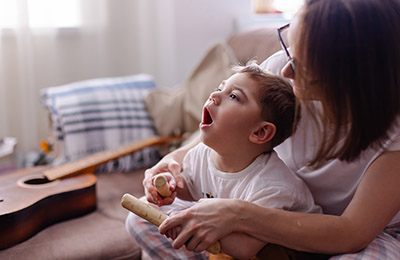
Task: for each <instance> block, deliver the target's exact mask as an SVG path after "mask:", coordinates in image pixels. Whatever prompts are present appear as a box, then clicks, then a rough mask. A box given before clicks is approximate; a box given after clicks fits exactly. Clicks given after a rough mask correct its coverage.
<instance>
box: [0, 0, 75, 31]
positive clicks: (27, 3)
mask: <svg viewBox="0 0 400 260" xmlns="http://www.w3.org/2000/svg"><path fill="white" fill-rule="evenodd" d="M80 25H81V3H80V0H0V28H2V29H4V28H9V29H10V28H11V29H12V28H17V27H19V26H28V27H31V28H62V27H78V26H80Z"/></svg>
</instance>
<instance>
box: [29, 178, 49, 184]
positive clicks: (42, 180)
mask: <svg viewBox="0 0 400 260" xmlns="http://www.w3.org/2000/svg"><path fill="white" fill-rule="evenodd" d="M49 182H50V181H49V180H48V179H47V178H46V177H43V178H35V179H30V180H26V181H24V183H25V184H30V185H38V184H46V183H49Z"/></svg>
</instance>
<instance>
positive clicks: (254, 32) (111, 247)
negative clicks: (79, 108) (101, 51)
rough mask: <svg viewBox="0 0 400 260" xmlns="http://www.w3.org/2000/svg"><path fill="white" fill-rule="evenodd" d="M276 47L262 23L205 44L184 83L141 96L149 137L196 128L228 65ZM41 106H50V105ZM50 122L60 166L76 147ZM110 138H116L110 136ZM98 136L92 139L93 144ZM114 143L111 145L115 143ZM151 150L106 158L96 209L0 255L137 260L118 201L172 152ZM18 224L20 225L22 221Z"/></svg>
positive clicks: (137, 191)
mask: <svg viewBox="0 0 400 260" xmlns="http://www.w3.org/2000/svg"><path fill="white" fill-rule="evenodd" d="M279 49H280V45H279V41H278V38H277V34H276V28H275V27H269V26H265V25H264V26H255V27H249V28H246V29H242V30H240V31H238V32H235V33H234V34H233V35H232V36H231V37H229V39H227V41H226V42H224V43H217V44H214V45H212V46H210V48H209V50H208V51H207V52H206V53H205V55H204V57H203V59H202V60H201V61H200V62H199V63H198V65H197V66H196V67H195V69H194V70H193V71H192V73H191V74H190V75H189V76H188V77H187V80H186V81H185V82H183V83H182V84H180V85H179V86H176V87H174V88H171V89H168V90H166V89H158V88H157V87H154V88H151V89H149V90H148V92H146V94H145V95H144V96H143V103H144V105H145V106H146V110H147V112H148V114H149V118H150V119H151V123H152V124H153V125H152V126H151V127H150V128H152V129H153V130H154V135H157V136H170V135H182V134H185V133H193V132H195V131H196V129H197V127H198V122H199V121H200V118H201V109H200V108H201V106H202V105H203V102H204V101H205V100H206V98H207V97H208V94H209V93H210V92H211V91H212V90H213V89H215V87H216V86H218V84H219V83H220V82H221V80H222V79H225V78H226V77H228V76H229V75H230V74H231V70H230V67H231V66H232V65H233V64H235V63H237V62H241V63H245V62H246V61H248V60H250V59H256V60H258V61H259V62H261V61H263V60H264V59H266V58H267V57H268V56H270V55H271V54H273V53H274V52H276V51H278V50H279ZM63 87H64V88H69V87H71V86H70V85H69V86H63ZM45 107H47V108H49V104H46V105H45ZM53 109H54V107H53ZM53 112H54V111H53ZM171 115H174V117H171ZM64 123H65V122H64ZM52 124H53V128H54V132H55V135H56V138H55V147H56V149H58V151H56V154H57V156H56V159H57V160H55V161H56V163H57V164H58V165H62V164H64V163H68V160H71V156H69V157H68V156H67V157H68V158H67V157H66V156H65V154H68V153H70V154H72V152H74V151H72V150H71V149H72V148H76V147H75V146H74V145H71V144H68V142H71V140H72V139H73V138H69V137H65V136H64V137H60V135H61V134H62V133H61V132H60V129H61V127H62V124H63V121H62V120H60V118H55V117H54V116H52ZM128 131H129V130H128ZM88 134H89V135H90V134H91V133H90V132H89V133H88ZM127 135H128V134H127V132H126V131H125V132H124V138H120V140H119V142H120V143H119V144H122V143H124V142H127V141H135V140H138V139H141V138H145V136H140V135H139V136H130V137H129V138H126V136H127ZM150 135H152V134H150ZM112 136H114V137H115V134H113V135H112ZM88 138H89V137H87V136H83V137H81V140H80V141H79V140H78V141H76V140H75V142H78V144H79V145H81V144H82V142H83V141H82V140H88ZM90 138H92V137H90ZM97 138H98V137H96V138H95V139H93V140H94V141H93V142H91V143H97V141H96V140H98V139H97ZM90 140H92V139H90ZM114 141H115V140H113V143H118V142H114ZM105 143H107V142H105ZM86 145H87V144H86ZM57 147H58V148H57ZM60 147H61V148H60ZM104 148H109V147H106V146H103V147H102V148H101V147H100V148H99V147H94V148H93V147H91V148H90V149H88V151H86V153H91V152H95V151H96V149H97V150H98V149H104ZM111 148H112V147H111ZM151 149H152V150H150V152H148V153H147V154H150V155H151V154H155V153H156V154H158V155H159V157H158V158H157V157H155V156H153V157H151V159H150V160H147V161H146V162H143V157H144V155H143V154H141V155H140V156H139V157H138V156H136V157H130V158H128V159H127V161H129V162H130V163H127V162H126V161H119V162H118V163H116V162H115V161H111V162H109V163H108V165H107V166H104V167H100V168H101V170H98V171H96V177H97V184H96V198H97V207H96V209H95V210H94V211H92V212H90V213H88V214H84V215H81V216H79V217H75V218H72V219H68V220H64V221H61V222H59V223H55V224H53V225H50V226H48V227H46V228H44V229H43V230H41V231H40V232H39V233H37V234H36V235H34V236H33V237H31V238H29V239H27V240H26V241H23V242H21V243H19V244H17V245H15V246H12V247H10V248H7V249H4V250H0V259H5V260H7V259H41V260H46V259H49V260H50V259H52V260H54V259H63V260H65V259H71V260H73V259H120V260H122V259H141V249H140V246H139V245H138V244H137V243H136V242H135V241H134V240H133V239H132V238H131V237H130V236H129V235H128V233H127V231H126V230H125V218H126V216H127V214H128V212H127V210H125V209H124V208H122V207H121V205H120V201H121V197H122V195H123V194H125V193H130V194H132V195H134V196H137V197H140V196H142V195H143V194H144V192H143V187H142V179H143V173H144V169H145V168H146V167H150V166H151V165H152V164H154V163H156V161H157V160H158V159H159V158H160V157H161V156H162V155H163V154H165V152H168V151H169V150H171V148H170V149H169V150H167V151H166V150H164V149H165V148H164V149H162V148H156V147H153V148H151ZM172 149H174V148H172ZM76 154H77V155H76ZM76 154H75V155H76V156H77V157H76V158H74V159H77V158H78V157H79V156H84V155H86V154H85V153H82V152H80V153H78V152H77V153H76ZM132 158H133V159H135V158H136V159H135V160H133V159H132ZM138 158H139V159H138ZM132 161H133V163H132ZM138 162H139V163H138ZM116 165H117V167H115V166H116ZM132 165H134V167H132ZM0 185H1V184H0ZM20 228H22V229H23V228H24V227H23V223H22V224H21V227H20ZM0 232H1V230H0Z"/></svg>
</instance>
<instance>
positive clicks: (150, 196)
mask: <svg viewBox="0 0 400 260" xmlns="http://www.w3.org/2000/svg"><path fill="white" fill-rule="evenodd" d="M198 143H200V136H196V137H195V138H193V140H191V141H190V142H189V143H188V144H186V145H184V146H182V147H180V148H179V149H176V150H175V151H173V152H171V153H169V154H167V155H166V156H164V157H163V158H162V159H161V160H160V161H159V162H158V163H157V164H156V165H154V166H153V167H151V168H149V169H147V170H146V171H145V172H144V179H143V186H144V190H145V195H146V198H147V200H148V201H152V202H154V203H156V204H158V205H167V204H171V203H172V201H173V200H172V201H171V197H169V198H165V199H163V198H161V197H160V195H159V194H158V192H157V190H156V189H155V188H154V187H153V185H152V178H153V176H154V175H156V174H159V173H162V172H170V173H171V174H172V175H173V176H174V180H173V181H172V182H170V183H169V184H170V186H172V188H173V189H175V188H183V187H184V182H183V178H182V176H181V170H182V162H183V158H184V157H185V155H186V153H187V152H188V151H189V150H190V149H191V148H193V147H195V146H196V145H197V144H198Z"/></svg>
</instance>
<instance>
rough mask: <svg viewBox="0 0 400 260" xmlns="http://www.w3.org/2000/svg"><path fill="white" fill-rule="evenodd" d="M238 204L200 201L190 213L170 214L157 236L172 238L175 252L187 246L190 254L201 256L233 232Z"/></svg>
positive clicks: (222, 200)
mask: <svg viewBox="0 0 400 260" xmlns="http://www.w3.org/2000/svg"><path fill="white" fill-rule="evenodd" d="M239 204H241V201H240V200H234V199H216V198H213V199H201V200H200V201H199V203H197V204H196V205H195V206H193V207H191V208H189V209H186V210H183V211H176V212H173V213H172V214H171V216H169V217H168V218H167V219H166V220H165V221H164V222H163V223H162V224H161V225H160V227H159V230H160V233H161V234H169V236H170V237H172V238H175V240H174V242H173V243H172V246H173V247H174V248H175V249H178V248H180V247H182V246H183V245H186V248H187V249H188V250H190V251H195V252H201V251H203V250H205V249H207V248H208V247H210V246H211V245H212V244H214V243H215V242H216V241H217V240H218V239H220V238H222V237H224V236H226V235H228V234H230V233H231V232H232V231H234V230H235V228H236V226H237V224H238V221H240V217H239V213H240V212H239V211H238V210H236V209H237V208H236V207H237V206H238V205H239ZM177 227H180V228H179V229H176V228H177ZM171 229H175V230H174V232H171V231H170V230H171ZM177 230H179V231H180V232H179V233H177ZM171 233H173V235H171Z"/></svg>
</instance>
